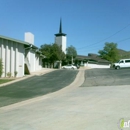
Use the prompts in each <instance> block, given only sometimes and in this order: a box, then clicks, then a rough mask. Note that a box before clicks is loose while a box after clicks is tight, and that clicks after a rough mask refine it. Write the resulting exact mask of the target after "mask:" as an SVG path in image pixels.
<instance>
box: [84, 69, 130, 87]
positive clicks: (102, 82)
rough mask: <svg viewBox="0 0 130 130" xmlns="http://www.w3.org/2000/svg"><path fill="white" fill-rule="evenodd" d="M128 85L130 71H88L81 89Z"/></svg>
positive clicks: (129, 83)
mask: <svg viewBox="0 0 130 130" xmlns="http://www.w3.org/2000/svg"><path fill="white" fill-rule="evenodd" d="M113 85H114V86H117V85H130V69H120V70H115V69H90V70H86V72H85V82H84V84H83V85H82V87H93V86H113Z"/></svg>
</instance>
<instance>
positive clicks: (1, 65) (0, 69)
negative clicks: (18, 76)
mask: <svg viewBox="0 0 130 130" xmlns="http://www.w3.org/2000/svg"><path fill="white" fill-rule="evenodd" d="M2 74H3V62H2V59H0V77H1V76H2Z"/></svg>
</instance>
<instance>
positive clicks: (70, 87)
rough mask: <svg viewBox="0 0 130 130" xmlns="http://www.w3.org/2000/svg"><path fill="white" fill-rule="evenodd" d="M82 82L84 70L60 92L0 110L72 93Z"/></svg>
mask: <svg viewBox="0 0 130 130" xmlns="http://www.w3.org/2000/svg"><path fill="white" fill-rule="evenodd" d="M84 80H85V78H84V70H80V71H79V72H78V74H77V76H76V78H75V80H74V81H73V82H72V83H71V84H70V85H68V86H66V87H64V88H62V89H60V90H58V91H56V92H53V93H49V94H46V95H44V96H40V97H37V98H32V99H29V100H26V101H22V102H19V103H15V104H12V105H9V106H4V107H1V108H0V110H3V111H6V110H11V109H15V108H18V107H21V106H24V105H28V104H31V103H35V102H38V101H41V100H45V99H48V98H52V97H56V96H58V95H59V94H62V93H66V92H68V91H72V90H73V89H75V88H77V87H79V86H81V85H82V84H83V82H84Z"/></svg>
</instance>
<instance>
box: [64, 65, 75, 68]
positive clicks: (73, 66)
mask: <svg viewBox="0 0 130 130" xmlns="http://www.w3.org/2000/svg"><path fill="white" fill-rule="evenodd" d="M62 69H77V67H76V66H75V65H65V66H62Z"/></svg>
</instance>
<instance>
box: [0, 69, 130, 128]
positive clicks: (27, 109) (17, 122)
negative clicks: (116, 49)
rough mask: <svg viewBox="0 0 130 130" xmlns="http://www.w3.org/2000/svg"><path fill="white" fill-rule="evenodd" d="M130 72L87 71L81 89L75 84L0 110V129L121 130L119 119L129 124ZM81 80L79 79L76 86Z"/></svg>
mask: <svg viewBox="0 0 130 130" xmlns="http://www.w3.org/2000/svg"><path fill="white" fill-rule="evenodd" d="M129 71H130V70H129V69H122V70H114V69H90V70H85V81H84V83H83V84H82V85H81V86H80V87H78V86H77V87H76V84H75V85H74V86H72V87H71V89H70V88H69V90H68V89H67V91H62V92H56V93H55V94H54V95H52V96H49V95H45V96H44V99H42V100H38V101H35V102H32V103H29V104H24V105H21V106H20V105H18V106H15V107H8V106H7V108H6V107H5V108H0V129H2V130H4V129H7V130H43V129H45V130H119V129H120V127H119V125H120V124H119V123H120V122H119V121H120V119H122V118H123V119H124V120H125V121H129V120H130V112H129V110H130V103H129V102H130V82H129V76H130V73H129ZM64 72H65V73H66V70H65V71H64ZM69 72H75V71H72V70H70V71H69ZM79 72H81V73H84V70H79ZM82 77H83V76H80V78H79V77H78V78H76V79H77V82H79V81H80V80H81V78H82ZM77 82H76V83H77Z"/></svg>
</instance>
